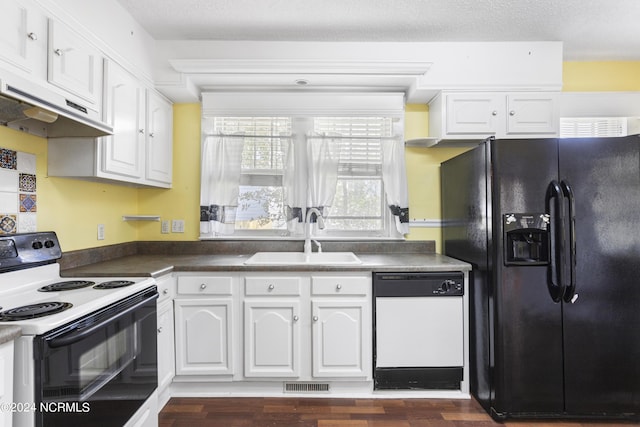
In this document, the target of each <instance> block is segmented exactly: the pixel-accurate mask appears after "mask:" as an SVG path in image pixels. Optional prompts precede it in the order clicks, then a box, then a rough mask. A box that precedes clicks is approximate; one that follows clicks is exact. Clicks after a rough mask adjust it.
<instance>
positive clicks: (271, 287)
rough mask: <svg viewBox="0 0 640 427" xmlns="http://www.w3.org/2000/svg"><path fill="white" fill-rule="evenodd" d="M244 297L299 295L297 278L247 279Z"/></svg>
mask: <svg viewBox="0 0 640 427" xmlns="http://www.w3.org/2000/svg"><path fill="white" fill-rule="evenodd" d="M245 295H248V296H251V295H292V296H297V295H300V278H299V277H247V278H245Z"/></svg>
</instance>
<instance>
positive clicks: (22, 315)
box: [0, 301, 73, 322]
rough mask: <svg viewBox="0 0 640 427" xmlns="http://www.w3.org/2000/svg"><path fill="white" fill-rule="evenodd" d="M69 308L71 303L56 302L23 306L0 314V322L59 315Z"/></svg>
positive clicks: (71, 305)
mask: <svg viewBox="0 0 640 427" xmlns="http://www.w3.org/2000/svg"><path fill="white" fill-rule="evenodd" d="M71 307H73V304H71V303H68V302H58V301H52V302H40V303H37V304H29V305H23V306H20V307H15V308H11V309H9V310H5V311H3V312H0V321H3V322H12V321H16V320H28V319H35V318H37V317H44V316H48V315H50V314H55V313H59V312H61V311H64V310H67V309H69V308H71Z"/></svg>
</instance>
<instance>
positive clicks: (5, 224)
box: [0, 148, 38, 235]
mask: <svg viewBox="0 0 640 427" xmlns="http://www.w3.org/2000/svg"><path fill="white" fill-rule="evenodd" d="M36 190H37V183H36V156H35V154H30V153H23V152H20V151H14V150H9V149H6V148H0V235H2V234H15V233H26V232H33V231H36V228H37V221H36V212H37V210H38V203H37V201H38V199H37V195H36Z"/></svg>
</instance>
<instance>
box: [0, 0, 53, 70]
mask: <svg viewBox="0 0 640 427" xmlns="http://www.w3.org/2000/svg"><path fill="white" fill-rule="evenodd" d="M0 8H1V10H2V18H3V19H2V25H0V60H2V61H5V63H7V64H9V65H11V66H12V67H15V68H17V69H18V70H19V71H24V72H27V73H31V74H35V77H37V78H42V79H44V74H42V75H41V74H40V73H39V72H38V70H40V69H42V71H44V70H46V62H45V58H46V53H45V51H46V43H47V32H46V19H45V17H44V14H42V13H41V12H40V11H39V10H38V9H36V7H35V6H34V5H33V3H32V2H31V1H29V0H0Z"/></svg>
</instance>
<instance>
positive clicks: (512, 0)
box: [118, 0, 640, 61]
mask: <svg viewBox="0 0 640 427" xmlns="http://www.w3.org/2000/svg"><path fill="white" fill-rule="evenodd" d="M118 1H119V3H121V4H122V6H123V7H124V8H125V9H127V10H128V11H129V13H131V14H132V15H133V17H134V18H135V19H136V20H137V21H138V22H139V23H140V24H141V25H142V26H143V27H144V28H145V29H146V31H147V32H148V33H149V34H150V35H151V36H152V37H153V38H154V39H156V40H252V41H331V42H335V41H355V42H368V41H371V42H386V41H392V42H446V41H561V42H563V44H564V47H563V52H564V60H578V61H580V60H640V23H639V21H640V0H118Z"/></svg>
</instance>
